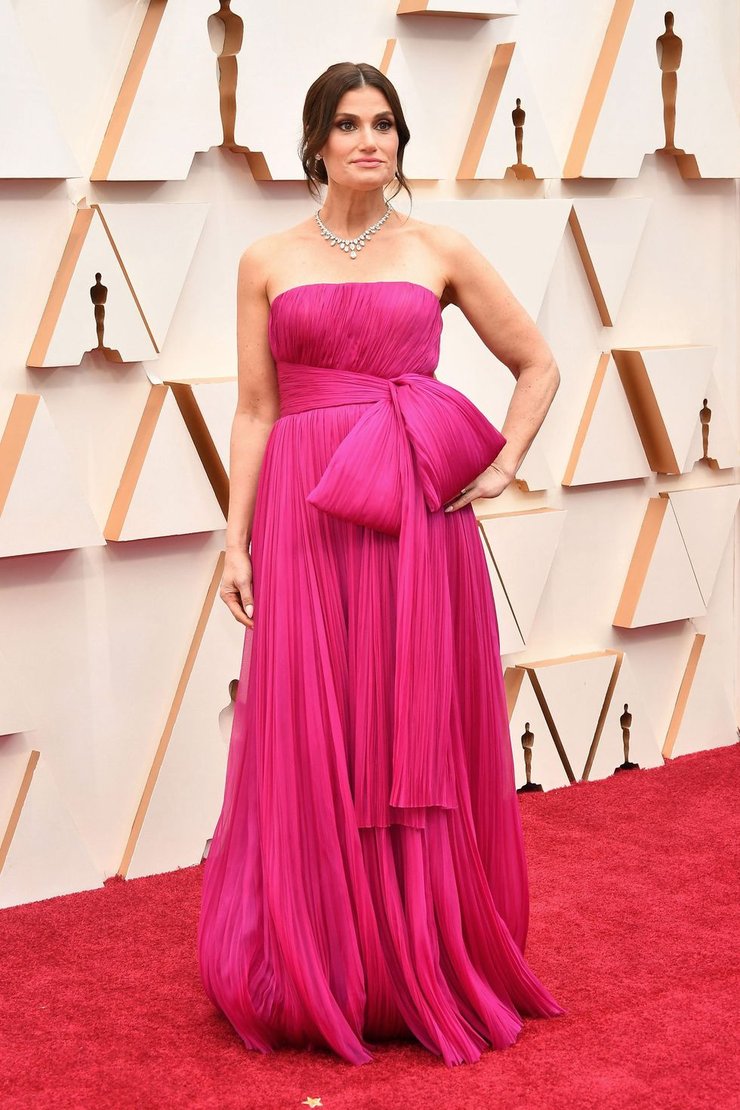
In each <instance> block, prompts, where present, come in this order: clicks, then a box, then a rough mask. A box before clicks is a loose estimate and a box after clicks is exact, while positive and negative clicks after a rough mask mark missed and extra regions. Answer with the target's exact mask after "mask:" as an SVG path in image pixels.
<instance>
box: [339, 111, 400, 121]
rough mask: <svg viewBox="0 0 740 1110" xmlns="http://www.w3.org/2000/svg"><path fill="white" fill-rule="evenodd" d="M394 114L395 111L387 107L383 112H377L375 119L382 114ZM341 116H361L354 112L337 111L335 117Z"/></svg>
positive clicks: (354, 117) (352, 117) (356, 117)
mask: <svg viewBox="0 0 740 1110" xmlns="http://www.w3.org/2000/svg"><path fill="white" fill-rule="evenodd" d="M392 115H393V113H392V112H391V110H390V108H386V109H385V111H383V112H376V113H375V115H374V116H373V119H380V117H381V116H392ZM340 116H347V117H348V119H359V118H360V117H359V116H356V115H354V114H353V113H352V112H337V114H336V116H335V117H334V118H335V119H338V118H339V117H340Z"/></svg>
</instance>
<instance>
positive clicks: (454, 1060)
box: [197, 281, 564, 1065]
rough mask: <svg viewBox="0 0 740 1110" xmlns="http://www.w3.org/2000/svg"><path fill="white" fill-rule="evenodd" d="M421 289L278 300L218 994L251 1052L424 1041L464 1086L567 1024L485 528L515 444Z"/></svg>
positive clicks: (216, 909) (347, 1052)
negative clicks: (519, 787) (545, 948)
mask: <svg viewBox="0 0 740 1110" xmlns="http://www.w3.org/2000/svg"><path fill="white" fill-rule="evenodd" d="M441 331H442V313H441V311H440V305H439V301H438V299H437V297H436V295H435V294H434V292H433V291H432V290H431V289H428V288H426V287H425V286H422V285H418V284H414V283H411V282H405V281H397V282H395V281H386V282H369V283H368V282H344V283H341V284H328V283H316V284H313V285H301V286H297V287H295V288H293V289H289V290H286V292H284V293H282V294H280V295H279V296H278V297H276V298H275V299H274V301H273V304H272V310H271V313H270V323H269V339H270V346H271V350H272V353H273V357H274V360H275V364H276V368H277V372H278V381H279V388H280V406H281V407H280V418H279V419H278V420H277V422H276V423H275V424H274V425H273V428H272V429H271V432H270V435H269V438H268V442H267V447H266V451H265V456H264V460H263V464H262V468H261V470H260V475H259V481H258V486H257V498H256V502H255V511H254V519H253V526H252V547H251V556H252V569H253V574H254V581H253V592H254V603H255V615H254V629H253V630H247V631H246V634H245V639H244V652H243V656H242V665H241V674H240V680H239V688H238V693H237V698H236V706H235V714H234V722H233V728H232V734H231V744H230V748H229V757H228V765H227V772H226V784H225V790H224V800H223V806H222V810H221V815H220V817H219V820H218V824H217V826H216V829H215V831H214V835H213V839H212V842H211V847H210V851H209V855H208V858H207V860H206V863H205V868H204V875H203V894H202V904H201V913H200V921H199V926H198V941H197V944H198V961H199V967H200V973H201V977H202V980H203V984H204V987H205V990H206V992H207V994H208V996H209V998H210V999H211V1000H212V1002H213V1003H214V1005H215V1006H216V1007H217V1008H218V1009H219V1010H220V1011H221V1012H222V1013H223V1014H225V1016H226V1017H227V1018H228V1019H229V1021H230V1022H231V1023H232V1025H233V1026H234V1028H235V1029H236V1031H237V1032H238V1034H239V1036H240V1037H241V1038H242V1040H243V1041H244V1043H245V1045H246V1046H247V1047H248V1048H252V1049H257V1050H260V1051H262V1052H269V1051H272V1050H274V1049H276V1048H278V1047H279V1046H280V1045H291V1046H303V1047H306V1048H313V1047H328V1048H330V1049H332V1050H333V1051H335V1052H336V1053H337V1054H339V1055H340V1056H341V1057H343V1058H344V1059H346V1060H347V1061H349V1062H351V1063H353V1064H362V1063H365V1062H367V1061H369V1060H371V1059H372V1058H373V1057H372V1047H373V1043H374V1042H375V1043H379V1042H381V1041H383V1040H386V1039H388V1038H405V1037H408V1036H411V1037H413V1038H415V1039H416V1040H418V1041H419V1042H420V1043H421V1044H422V1045H424V1046H425V1047H426V1048H428V1049H429V1050H430V1051H431V1052H433V1053H435V1054H438V1055H440V1056H441V1057H442V1059H443V1060H444V1062H445V1064H447V1065H454V1064H459V1063H464V1062H473V1061H475V1060H477V1059H479V1057H480V1055H481V1052H482V1051H483V1050H484V1049H485V1048H487V1047H493V1048H504V1047H506V1046H507V1045H510V1044H512V1043H513V1042H514V1041H515V1040H516V1038H517V1036H518V1034H519V1032H520V1030H521V1028H522V1024H523V1019H524V1018H525V1017H552V1016H555V1015H557V1014H560V1013H563V1012H564V1010H563V1008H562V1007H561V1006H560V1005H559V1004H558V1003H557V1002H556V1001H555V999H554V998H553V997H552V995H551V994H550V993H549V992H548V990H547V989H546V988H545V987H544V986H543V984H542V983H541V982H540V981H539V980H538V978H537V977H536V975H535V974H534V972H533V971H532V970H531V968H530V967H529V965H528V963H527V961H526V960H525V958H524V947H525V940H526V935H527V926H528V913H529V894H528V885H527V870H526V859H525V855H524V847H523V839H522V829H521V820H520V814H519V806H518V798H517V795H516V790H515V785H514V770H513V759H512V753H511V746H510V740H509V727H508V716H507V711H506V699H505V692H504V684H503V674H502V669H501V660H500V654H499V640H498V624H497V619H496V612H495V608H494V601H493V594H492V591H491V584H490V579H489V576H488V570H487V567H486V562H485V556H484V553H483V549H482V546H481V541H480V539H479V536H478V528H477V523H476V519H475V514H474V511H473V509H472V507H471V506H466V507H465V508H464V509H461V510H458V511H456V512H453V513H445V512H444V511H443V508H442V506H443V505H444V504H445V503H446V502H447V501H449V500H450V499H451V498H452V497H453V496H455V494H456V493H458V492H459V490H460V489H461V488H463V487H464V486H465V485H467V484H468V483H470V482H471V481H472V480H473V479H474V478H475V477H476V476H477V475H478V474H479V473H480V472H481V471H482V470H483V469H485V467H486V466H488V464H489V463H490V462H491V461H492V460H493V459H494V458H495V456H496V455H497V454H498V452H499V451H500V449H501V447H502V446H503V444H504V443H505V439H504V437H503V435H502V434H501V432H500V431H498V429H496V428H495V427H494V426H493V425H492V424H490V423H489V421H488V420H487V419H486V418H485V416H484V415H483V414H482V413H481V412H480V411H479V410H478V409H476V408H475V406H474V405H472V404H471V402H470V401H469V400H468V399H467V398H466V397H464V396H463V394H461V393H459V392H458V391H457V390H454V389H452V388H451V387H450V386H448V385H446V384H445V383H442V382H440V381H439V380H438V379H437V378H435V377H434V370H435V368H436V366H437V364H438V360H439V345H440V336H441Z"/></svg>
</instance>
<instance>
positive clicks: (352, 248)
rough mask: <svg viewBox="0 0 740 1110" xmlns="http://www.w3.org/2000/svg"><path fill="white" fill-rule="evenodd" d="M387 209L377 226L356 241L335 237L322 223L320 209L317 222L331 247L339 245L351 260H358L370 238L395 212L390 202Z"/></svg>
mask: <svg viewBox="0 0 740 1110" xmlns="http://www.w3.org/2000/svg"><path fill="white" fill-rule="evenodd" d="M385 207H386V213H385V215H384V216H381V218H380V219H379V220H378V222H377V223H376V224H373V225H372V227H369V228H367V230H366V231H363V233H362V235H358V236H357V238H355V239H342V238H341V237H340V236H339V235H335V234H334V232H333V231H329V228H328V227H327V226H326V224H324V223H322V220H321V216H319V213H318V209H317V211H316V222H317V223H318V225H319V228H320V230H321V234H322V235H323V237H324V238H325V239H328V240H329V246H331V247H335V246H336V245H337V243H338V244H339V247H340V249H341V250H343V251H347V253H348V254H349V256H350V258H357V254H358V252H359V251H361V250H362V248H363V247H364V246H365V243H369V242H370V236H371V235H374V234H375V232H376V231H377V230H378V228H379V227H382V225H383V224H384V223H385V221H386V220H387V219H388V217H389V216H390V214H391V212H393V211H394V208H393V205H392V204H391V202H390V201H389V200H387V201H386V202H385Z"/></svg>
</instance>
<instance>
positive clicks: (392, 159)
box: [319, 85, 398, 189]
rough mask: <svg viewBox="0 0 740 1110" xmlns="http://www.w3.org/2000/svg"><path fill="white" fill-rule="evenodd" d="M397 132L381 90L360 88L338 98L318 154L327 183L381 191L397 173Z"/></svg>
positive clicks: (365, 86) (368, 87)
mask: <svg viewBox="0 0 740 1110" xmlns="http://www.w3.org/2000/svg"><path fill="white" fill-rule="evenodd" d="M397 152H398V131H397V130H396V122H395V119H394V118H393V113H392V111H391V108H390V105H389V104H388V101H387V100H386V98H385V97H384V96H383V93H382V92H381V91H380V89H376V88H375V87H374V86H373V85H363V86H362V87H361V88H358V89H350V90H349V91H348V92H346V93H344V95H343V96H342V97H341V98H340V100H339V103H338V104H337V110H336V112H335V113H334V119H333V121H332V125H331V130H330V132H329V135H328V137H327V139H326V141H325V142H324V145H323V147H322V148H321V150H320V151H319V153H320V154H321V155H322V157H323V159H324V165H325V166H326V173H327V177H328V178H329V181H334V182H335V183H336V184H337V185H343V186H348V187H350V188H353V189H382V188H383V186H384V185H387V184H388V182H390V181H392V180H393V178H394V176H395V173H396V155H397Z"/></svg>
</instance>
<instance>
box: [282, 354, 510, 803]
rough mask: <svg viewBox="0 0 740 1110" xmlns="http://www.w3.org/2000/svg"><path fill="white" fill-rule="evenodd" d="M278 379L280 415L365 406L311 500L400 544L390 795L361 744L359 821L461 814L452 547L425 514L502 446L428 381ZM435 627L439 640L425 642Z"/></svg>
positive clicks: (413, 376) (442, 386)
mask: <svg viewBox="0 0 740 1110" xmlns="http://www.w3.org/2000/svg"><path fill="white" fill-rule="evenodd" d="M277 370H278V377H279V388H280V405H281V415H286V416H287V415H289V414H294V413H298V412H305V411H307V410H309V409H315V408H329V407H334V406H337V405H346V404H367V406H368V408H367V411H366V412H364V413H362V415H361V416H360V417H359V418H358V420H357V422H356V423H355V424H354V425H353V426H352V428H351V429H350V431H349V432H348V433H347V435H346V436H345V437H344V438H343V439H342V440H341V442H340V443H339V445H338V446H337V448H336V449H335V451H334V453H333V454H332V456H331V458H330V459H329V462H328V463H327V465H326V467H325V469H324V472H323V474H322V476H321V478H320V479H319V481H318V483H317V484H316V485H315V486H314V488H313V489H312V490H311V491H310V493H309V494H308V495H307V500H308V502H309V503H310V504H312V505H313V506H314V507H315V508H317V509H319V510H321V511H322V512H325V513H329V514H331V515H334V516H337V517H339V518H340V519H343V520H347V521H350V522H352V523H354V524H358V525H361V526H363V527H366V528H373V529H376V530H378V531H380V532H385V533H387V534H389V535H395V536H398V537H399V552H398V581H397V595H396V672H395V680H394V681H395V693H394V735H393V753H392V782H391V788H390V797H385V798H379V797H377V796H373V794H372V783H373V782H374V781H377V780H378V775H377V767H370V766H369V761H370V760H371V759H372V758H377V751H376V747H375V746H374V745H373V744H372V743H364V744H363V743H362V742H359V743H358V745H357V750H358V752H363V753H366V757H367V759H366V762H365V764H364V765H363V763H362V760H359V761H357V765H356V767H355V805H356V808H357V813H358V820H359V823H360V824H386V823H387V820H384V819H383V818H387V815H388V814H387V807H388V806H389V805H390V806H397V807H404V808H416V807H424V806H430V805H437V806H443V807H445V808H449V809H452V808H455V806H456V804H457V802H456V789H455V779H454V769H453V763H452V743H451V727H452V725H451V714H452V682H453V678H452V668H451V666H450V660H451V659H453V658H454V648H453V643H452V639H453V625H452V614H451V611H450V601H449V587H448V581H449V576H448V568H447V560H446V553H445V551H446V549H445V545H444V543H443V542H440V541H439V538H436V542H432V538H431V537H430V520H429V513H434V512H437V511H440V510H441V509H442V507H443V506H444V505H445V504H446V503H447V502H448V501H450V500H452V498H453V497H455V496H456V495H457V494H458V493H459V492H460V490H461V489H463V488H465V487H466V486H468V485H470V484H471V483H472V482H473V480H474V479H475V478H477V477H478V475H479V474H481V473H482V471H483V470H485V469H486V467H487V466H489V465H490V464H491V462H492V461H493V460H494V459H495V457H496V456H497V455H498V453H499V451H500V450H501V448H502V447H503V446H504V444H505V443H506V438H505V436H504V435H503V434H502V433H501V432H500V431H499V430H498V428H496V427H494V425H493V424H491V423H490V421H489V420H488V419H487V418H486V417H485V416H484V415H483V413H482V412H481V411H480V410H479V409H477V408H476V406H475V405H474V404H473V403H472V401H470V400H469V399H468V398H467V397H466V396H465V395H464V394H463V393H460V392H459V390H457V389H454V388H453V387H452V386H450V385H447V384H446V383H444V382H441V381H439V379H437V378H434V377H432V376H430V375H428V374H424V373H418V372H415V371H414V372H407V373H402V374H399V375H397V376H395V377H393V378H381V377H378V376H376V375H372V374H365V373H362V372H359V371H347V370H338V369H333V368H330V367H325V366H310V365H305V364H301V363H291V362H283V361H280V362H278V363H277ZM462 511H464V510H462ZM470 511H472V510H470ZM450 523H451V519H450ZM430 614H433V616H431V617H430ZM430 625H433V626H435V628H436V629H437V630H438V634H437V632H435V635H430V634H429V628H430ZM371 634H372V630H371V629H368V635H371ZM359 678H360V679H362V676H359ZM359 739H360V740H361V739H362V738H359ZM368 739H369V738H368ZM422 823H423V822H422Z"/></svg>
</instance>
